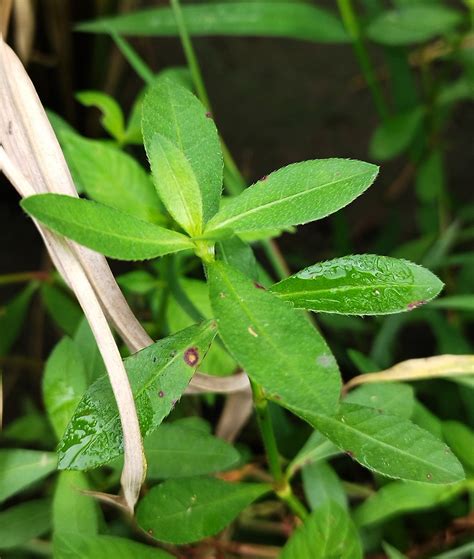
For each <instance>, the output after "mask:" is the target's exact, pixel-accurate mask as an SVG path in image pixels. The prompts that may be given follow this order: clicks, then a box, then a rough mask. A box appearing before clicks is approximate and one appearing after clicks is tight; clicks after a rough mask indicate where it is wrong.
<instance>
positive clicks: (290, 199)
mask: <svg viewBox="0 0 474 559" xmlns="http://www.w3.org/2000/svg"><path fill="white" fill-rule="evenodd" d="M377 173H378V167H376V166H375V165H371V164H370V163H364V162H362V161H354V160H351V159H319V160H314V161H303V162H301V163H293V164H292V165H288V166H287V167H283V168H282V169H279V170H278V171H275V172H273V173H271V174H270V175H268V176H267V177H264V178H263V179H261V180H260V181H258V182H257V183H255V184H254V185H252V186H250V187H249V188H247V189H246V190H244V191H243V192H242V194H239V195H238V196H236V197H235V198H232V199H231V200H230V201H229V203H228V204H226V205H225V206H224V207H223V208H222V209H221V210H220V211H219V212H218V213H217V215H215V216H214V217H213V218H212V219H211V221H210V222H209V223H208V225H207V228H206V233H210V232H214V231H216V230H226V229H230V230H233V231H235V232H236V233H240V232H245V231H252V230H256V229H268V228H282V227H289V226H290V225H301V224H303V223H308V222H310V221H315V220H316V219H321V218H323V217H326V216H328V215H330V214H332V213H334V212H336V211H337V210H340V209H341V208H343V207H344V206H347V204H349V203H350V202H352V201H353V200H354V199H355V198H357V196H359V195H360V194H362V193H363V192H364V191H365V190H366V189H367V188H368V187H369V186H370V185H371V184H372V183H373V182H374V180H375V177H376V176H377Z"/></svg>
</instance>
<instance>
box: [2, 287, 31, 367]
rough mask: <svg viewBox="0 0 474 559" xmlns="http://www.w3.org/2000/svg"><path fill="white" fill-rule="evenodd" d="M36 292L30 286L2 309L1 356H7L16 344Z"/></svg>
mask: <svg viewBox="0 0 474 559" xmlns="http://www.w3.org/2000/svg"><path fill="white" fill-rule="evenodd" d="M34 292H35V287H34V286H33V285H29V286H28V287H26V288H25V289H24V290H23V291H21V292H20V293H19V294H18V295H16V296H15V297H14V298H13V299H12V300H11V301H10V302H9V303H8V304H7V305H6V306H5V307H4V308H3V309H0V356H3V355H5V354H7V353H8V352H9V351H10V348H11V347H12V346H13V344H14V343H15V342H16V339H17V338H18V336H19V334H20V332H21V328H22V327H23V323H24V321H25V318H26V313H27V312H28V307H29V305H30V301H31V297H32V296H33V293H34Z"/></svg>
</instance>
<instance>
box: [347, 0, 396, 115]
mask: <svg viewBox="0 0 474 559" xmlns="http://www.w3.org/2000/svg"><path fill="white" fill-rule="evenodd" d="M337 4H338V7H339V12H340V14H341V18H342V21H343V22H344V26H345V28H346V30H347V32H348V34H349V36H350V38H351V40H352V46H353V48H354V51H355V54H356V58H357V61H358V62H359V66H360V69H361V70H362V74H363V75H364V78H365V81H366V83H367V86H368V87H369V89H370V92H371V94H372V98H373V100H374V104H375V108H376V109H377V112H378V114H379V116H380V118H381V119H382V120H385V119H386V118H387V116H388V109H387V105H386V103H385V99H384V96H383V94H382V90H381V88H380V84H379V82H378V80H377V77H376V74H375V70H374V67H373V65H372V62H371V61H370V57H369V53H368V52H367V49H366V47H365V44H364V40H363V37H362V32H361V28H360V24H359V20H358V19H357V14H356V13H355V11H354V7H353V5H352V0H337Z"/></svg>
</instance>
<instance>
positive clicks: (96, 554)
mask: <svg viewBox="0 0 474 559" xmlns="http://www.w3.org/2000/svg"><path fill="white" fill-rule="evenodd" d="M54 551H55V553H54V559H85V558H87V559H137V558H140V559H173V556H172V555H170V554H169V553H166V551H163V550H161V549H157V548H156V547H149V546H147V545H143V544H141V543H137V542H134V541H132V540H127V539H125V538H118V537H116V536H90V535H84V534H67V536H65V537H61V538H58V541H57V543H55V546H54Z"/></svg>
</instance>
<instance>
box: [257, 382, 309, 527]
mask: <svg viewBox="0 0 474 559" xmlns="http://www.w3.org/2000/svg"><path fill="white" fill-rule="evenodd" d="M250 382H251V386H252V393H253V399H254V404H255V410H256V413H257V421H258V426H259V428H260V433H261V435H262V440H263V446H264V447H265V453H266V455H267V460H268V467H269V470H270V473H271V475H272V477H273V480H274V490H275V493H276V494H277V496H278V497H279V498H280V499H281V500H282V501H284V502H285V503H286V504H287V506H288V507H289V508H290V510H292V511H293V512H294V513H295V514H296V515H297V516H298V517H299V518H301V520H305V518H306V517H307V516H308V511H307V510H306V508H305V507H304V505H303V504H302V503H301V502H300V501H299V499H298V498H297V497H296V496H295V495H294V493H293V490H292V488H291V485H290V483H289V482H288V480H287V478H286V477H285V474H284V473H283V469H282V467H281V460H280V455H279V453H278V446H277V442H276V438H275V432H274V430H273V425H272V418H271V416H270V411H269V409H268V400H267V399H266V398H265V394H264V393H263V389H262V388H261V387H260V386H259V385H258V384H256V383H254V382H252V381H250Z"/></svg>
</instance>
